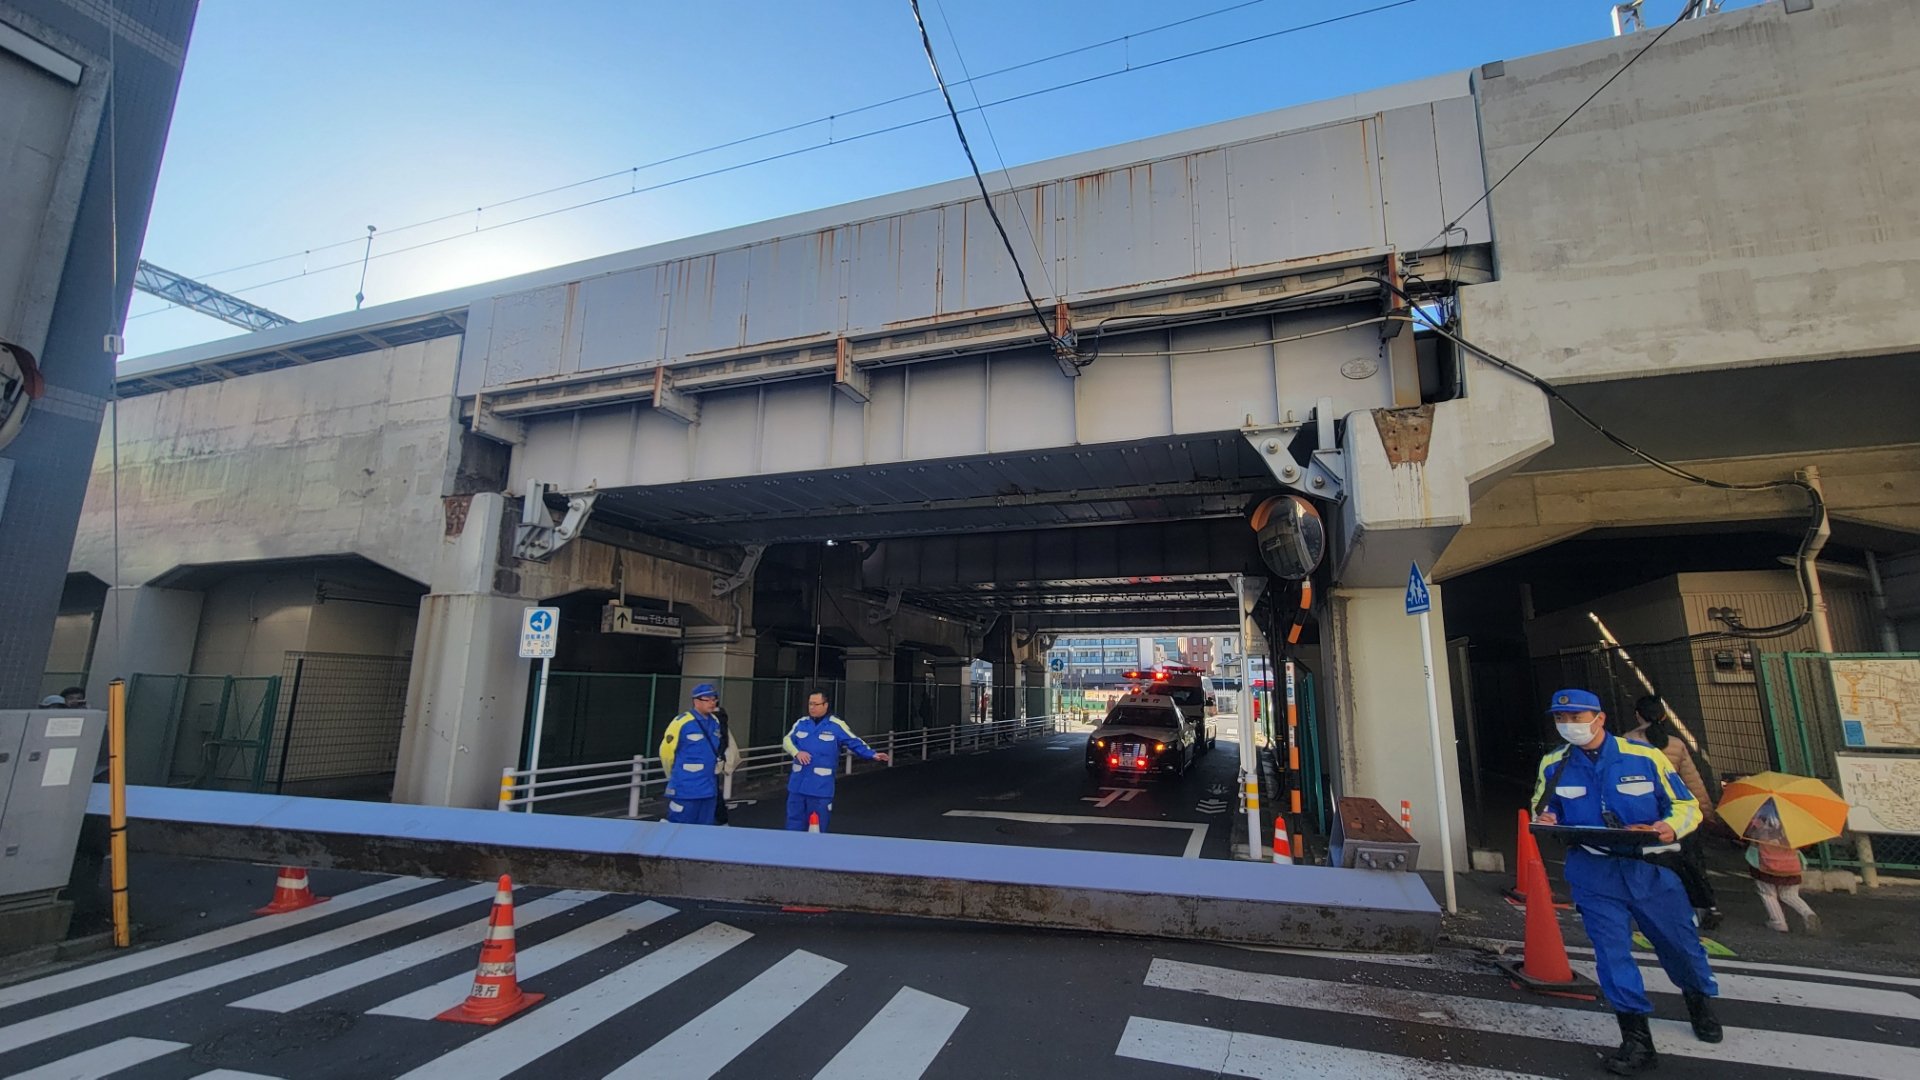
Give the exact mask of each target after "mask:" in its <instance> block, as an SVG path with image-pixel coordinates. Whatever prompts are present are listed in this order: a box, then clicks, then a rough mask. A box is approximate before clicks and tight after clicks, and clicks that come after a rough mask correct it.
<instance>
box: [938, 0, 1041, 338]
mask: <svg viewBox="0 0 1920 1080" xmlns="http://www.w3.org/2000/svg"><path fill="white" fill-rule="evenodd" d="M907 2H908V3H909V4H910V5H912V7H913V23H914V25H915V26H917V27H919V28H920V45H921V47H922V48H924V49H925V50H926V52H927V66H928V67H931V68H932V69H933V81H934V84H935V85H937V86H939V87H940V97H941V99H942V100H944V101H945V102H946V103H947V115H949V116H951V117H953V130H954V133H955V134H956V135H958V136H960V149H961V150H962V151H964V152H965V153H966V155H967V166H968V167H969V168H971V169H972V170H973V180H974V183H976V184H978V185H979V187H980V201H981V202H984V203H986V204H987V217H988V218H990V219H992V221H993V228H994V231H995V232H998V233H999V234H1000V242H1001V243H1002V244H1004V245H1006V249H1007V258H1009V259H1012V260H1013V273H1014V276H1015V277H1018V278H1019V279H1020V291H1021V292H1022V293H1024V294H1026V297H1027V306H1029V307H1031V308H1032V309H1033V317H1034V318H1035V319H1037V320H1038V321H1039V323H1040V329H1041V330H1043V331H1046V334H1047V340H1048V341H1050V342H1052V343H1053V347H1054V348H1056V349H1071V348H1072V343H1071V342H1070V341H1068V340H1067V339H1065V338H1063V337H1060V336H1059V335H1057V334H1055V333H1054V332H1053V331H1051V330H1048V329H1047V316H1046V315H1045V313H1043V312H1042V311H1041V310H1040V301H1038V300H1035V299H1034V298H1033V288H1032V287H1031V286H1029V285H1028V284H1027V271H1026V269H1025V268H1023V267H1022V266H1021V265H1020V253H1019V252H1017V251H1015V250H1014V249H1013V241H1012V240H1011V239H1009V238H1008V236H1007V227H1006V225H1005V224H1003V223H1002V222H1001V221H1000V211H998V210H996V209H994V206H993V193H992V192H990V191H988V190H987V179H986V177H984V176H981V175H980V163H979V162H978V161H975V160H974V157H973V146H972V145H971V144H969V143H968V142H967V128H966V125H965V124H962V123H961V122H960V110H958V109H956V108H954V106H953V95H952V94H950V93H948V92H947V81H946V79H945V78H944V77H942V76H941V74H940V60H939V58H938V57H936V56H934V55H933V38H931V37H929V36H928V35H927V21H926V20H925V19H923V18H921V17H920V0H907Z"/></svg>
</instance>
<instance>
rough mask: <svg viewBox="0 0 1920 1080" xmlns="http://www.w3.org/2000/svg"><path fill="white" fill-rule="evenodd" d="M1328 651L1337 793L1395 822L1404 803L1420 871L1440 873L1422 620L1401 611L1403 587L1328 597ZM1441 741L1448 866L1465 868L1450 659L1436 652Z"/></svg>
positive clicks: (1439, 622)
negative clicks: (1368, 803) (1367, 802)
mask: <svg viewBox="0 0 1920 1080" xmlns="http://www.w3.org/2000/svg"><path fill="white" fill-rule="evenodd" d="M1430 590H1431V593H1432V596H1433V616H1432V617H1433V623H1434V631H1435V636H1436V637H1440V636H1443V635H1442V634H1441V633H1440V627H1441V626H1443V625H1445V623H1444V621H1443V617H1444V608H1443V607H1442V606H1441V597H1440V593H1441V589H1440V586H1438V585H1434V586H1431V587H1430ZM1332 611H1333V619H1332V628H1331V633H1330V634H1329V635H1328V638H1329V640H1328V643H1327V653H1328V662H1329V665H1330V668H1331V670H1330V671H1329V672H1328V677H1327V678H1326V679H1324V680H1322V682H1321V701H1322V702H1323V703H1324V705H1323V709H1324V710H1325V711H1326V712H1327V714H1328V719H1329V720H1331V722H1332V725H1333V727H1334V729H1335V730H1334V731H1333V732H1332V738H1333V742H1334V744H1335V746H1336V748H1337V751H1338V754H1339V761H1340V772H1339V776H1338V780H1339V783H1338V785H1337V788H1338V791H1337V793H1338V794H1340V795H1361V796H1366V797H1368V798H1372V799H1377V800H1379V802H1380V805H1381V806H1383V807H1385V808H1386V810H1387V813H1388V814H1389V815H1392V816H1398V814H1399V813H1400V800H1402V799H1406V800H1408V801H1410V802H1411V803H1412V804H1413V834H1414V837H1415V838H1416V839H1418V840H1419V841H1420V869H1422V870H1438V869H1440V848H1439V846H1438V845H1439V843H1440V837H1441V829H1440V825H1439V822H1438V814H1437V813H1436V812H1435V799H1434V790H1433V758H1432V756H1431V750H1430V748H1429V745H1428V744H1429V739H1428V735H1427V697H1426V682H1425V674H1424V672H1423V671H1422V670H1421V662H1420V623H1419V619H1418V617H1416V616H1412V615H1408V614H1407V613H1406V592H1405V589H1404V588H1391V589H1355V588H1336V589H1334V590H1333V602H1332ZM1433 663H1434V678H1435V679H1436V680H1437V681H1438V686H1437V691H1438V697H1439V703H1440V735H1441V739H1442V740H1443V742H1444V744H1445V745H1444V746H1443V747H1442V757H1443V759H1444V760H1443V765H1444V766H1445V769H1446V777H1447V792H1446V795H1447V805H1448V810H1449V815H1448V816H1449V817H1450V818H1451V820H1450V821H1449V822H1448V824H1447V830H1446V831H1447V835H1448V838H1449V842H1451V843H1452V844H1453V852H1454V865H1455V866H1457V867H1465V866H1466V865H1467V838H1466V826H1465V817H1464V815H1463V809H1464V802H1463V800H1462V799H1461V795H1460V770H1459V754H1458V752H1457V750H1456V736H1455V734H1454V727H1453V705H1452V695H1451V693H1450V691H1449V689H1448V687H1449V686H1450V685H1451V683H1450V681H1449V680H1450V675H1449V672H1448V670H1447V652H1446V650H1445V649H1441V648H1436V649H1435V650H1434V655H1433Z"/></svg>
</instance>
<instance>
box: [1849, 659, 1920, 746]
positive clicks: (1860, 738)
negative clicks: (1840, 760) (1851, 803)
mask: <svg viewBox="0 0 1920 1080" xmlns="http://www.w3.org/2000/svg"><path fill="white" fill-rule="evenodd" d="M1831 670H1832V672H1833V696H1834V700H1835V701H1836V702H1837V703H1838V705H1839V707H1840V731H1841V735H1842V737H1843V738H1844V739H1845V740H1846V744H1847V745H1848V746H1850V747H1859V748H1861V749H1865V750H1920V659H1895V658H1891V657H1889V658H1886V659H1871V660H1834V661H1831Z"/></svg>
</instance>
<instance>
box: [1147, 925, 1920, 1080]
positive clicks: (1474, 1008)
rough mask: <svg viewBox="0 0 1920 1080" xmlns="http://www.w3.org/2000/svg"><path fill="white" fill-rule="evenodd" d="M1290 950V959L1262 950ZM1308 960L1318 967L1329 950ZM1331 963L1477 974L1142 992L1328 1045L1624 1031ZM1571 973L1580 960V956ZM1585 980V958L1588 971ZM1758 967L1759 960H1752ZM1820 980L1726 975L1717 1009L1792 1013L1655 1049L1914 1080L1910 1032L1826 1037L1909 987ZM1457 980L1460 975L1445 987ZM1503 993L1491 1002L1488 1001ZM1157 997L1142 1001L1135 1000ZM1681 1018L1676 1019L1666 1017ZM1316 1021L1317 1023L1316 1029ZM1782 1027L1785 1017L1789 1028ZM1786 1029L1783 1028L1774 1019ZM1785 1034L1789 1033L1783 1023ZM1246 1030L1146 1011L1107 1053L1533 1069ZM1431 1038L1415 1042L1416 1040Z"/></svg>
mask: <svg viewBox="0 0 1920 1080" xmlns="http://www.w3.org/2000/svg"><path fill="white" fill-rule="evenodd" d="M1261 951H1270V952H1281V953H1290V952H1292V950H1261ZM1300 955H1316V956H1318V957H1319V958H1321V959H1323V960H1324V959H1327V958H1328V957H1329V956H1330V955H1331V954H1326V953H1319V954H1305V953H1302V954H1300ZM1338 959H1339V960H1340V961H1341V962H1342V963H1343V964H1346V965H1349V966H1350V969H1351V968H1352V967H1358V968H1365V967H1367V966H1373V965H1379V966H1384V967H1391V968H1401V969H1424V970H1427V971H1430V972H1434V973H1436V974H1443V975H1446V976H1459V975H1462V974H1472V975H1476V976H1478V978H1477V980H1476V982H1474V983H1473V984H1472V985H1473V986H1474V988H1475V990H1476V991H1477V992H1472V993H1462V992H1437V991H1434V990H1427V989H1418V988H1412V987H1407V986H1403V985H1394V984H1393V980H1390V979H1378V980H1368V981H1351V980H1350V979H1343V980H1339V981H1335V980H1330V979H1326V978H1304V977H1300V976H1296V975H1282V974H1274V973H1271V972H1267V971H1260V970H1248V969H1244V968H1242V967H1238V966H1221V965H1213V964H1198V963H1192V962H1189V961H1184V960H1171V959H1165V958H1158V957H1156V958H1155V959H1154V960H1153V961H1152V962H1151V964H1150V965H1149V966H1148V969H1147V973H1146V976H1145V978H1144V979H1143V980H1142V987H1143V988H1144V989H1145V990H1148V991H1156V990H1157V991H1169V992H1172V993H1173V995H1174V996H1179V995H1199V996H1202V997H1206V998H1212V999H1225V1000H1228V1001H1232V1002H1237V1003H1244V1004H1250V1005H1254V1006H1267V1007H1270V1009H1268V1010H1267V1017H1266V1019H1267V1020H1268V1021H1270V1024H1269V1025H1265V1026H1268V1027H1269V1028H1270V1030H1286V1029H1291V1030H1293V1031H1306V1032H1312V1031H1315V1030H1316V1029H1318V1030H1319V1031H1320V1033H1321V1034H1322V1035H1323V1036H1324V1034H1325V1028H1324V1025H1325V1024H1327V1023H1332V1022H1333V1019H1332V1018H1333V1017H1361V1018H1369V1019H1373V1020H1382V1021H1389V1022H1392V1023H1394V1024H1396V1025H1399V1026H1400V1027H1401V1029H1403V1030H1411V1031H1420V1030H1426V1031H1449V1032H1462V1033H1471V1034H1473V1035H1478V1036H1498V1037H1506V1038H1508V1039H1510V1040H1513V1041H1514V1043H1515V1045H1516V1047H1518V1046H1520V1045H1522V1041H1523V1040H1524V1041H1525V1043H1532V1044H1537V1043H1539V1042H1541V1041H1545V1042H1550V1043H1571V1044H1576V1045H1580V1046H1585V1047H1611V1046H1613V1045H1614V1044H1615V1043H1617V1042H1618V1041H1619V1032H1618V1029H1617V1027H1616V1026H1615V1023H1614V1019H1613V1016H1612V1014H1611V1013H1609V1012H1607V1011H1605V1010H1604V1009H1603V1008H1602V1007H1600V1006H1588V1007H1576V1006H1558V1005H1547V1004H1540V1002H1543V1001H1547V1000H1549V999H1546V998H1539V997H1533V998H1526V997H1524V995H1522V994H1520V993H1518V992H1516V993H1514V994H1506V993H1503V983H1502V982H1501V980H1498V979H1494V978H1490V977H1488V976H1487V975H1486V974H1485V972H1484V971H1481V970H1479V968H1478V967H1477V965H1473V964H1471V963H1462V962H1459V961H1448V960H1444V959H1436V958H1433V957H1408V956H1389V955H1372V954H1366V955H1356V954H1341V955H1340V956H1339V957H1338ZM1574 966H1575V967H1576V968H1579V967H1582V966H1583V965H1582V962H1580V961H1575V963H1574ZM1584 966H1585V967H1586V968H1587V969H1588V973H1589V974H1591V967H1592V965H1591V963H1587V964H1585V965H1584ZM1749 966H1750V967H1752V966H1758V965H1749ZM1645 970H1646V972H1647V977H1648V990H1649V991H1651V992H1653V993H1655V994H1673V995H1676V996H1677V995H1678V993H1679V991H1678V988H1677V987H1674V986H1673V984H1672V983H1671V982H1669V981H1668V980H1667V978H1666V976H1665V975H1664V973H1662V972H1660V970H1659V968H1657V967H1653V966H1648V967H1647V968H1646V969H1645ZM1818 974H1819V975H1821V976H1824V977H1825V978H1824V979H1823V980H1821V981H1803V980H1792V979H1783V978H1778V977H1774V976H1769V975H1749V974H1744V973H1729V972H1721V973H1719V974H1718V979H1719V982H1720V988H1721V999H1722V1002H1723V1005H1722V1009H1721V1011H1722V1014H1723V1018H1724V1017H1727V1016H1728V1014H1729V1013H1730V1011H1731V1010H1733V1009H1737V1008H1738V1006H1735V1005H1731V1004H1725V1003H1732V1002H1746V1003H1756V1004H1761V1005H1768V1006H1790V1007H1792V1008H1793V1009H1794V1010H1796V1011H1794V1012H1790V1013H1789V1012H1783V1011H1778V1010H1773V1011H1768V1012H1767V1013H1766V1014H1765V1018H1766V1019H1767V1020H1768V1021H1770V1024H1768V1025H1766V1026H1753V1027H1742V1026H1739V1025H1737V1024H1735V1023H1732V1022H1729V1023H1727V1025H1726V1037H1725V1041H1723V1042H1721V1043H1718V1044H1709V1043H1704V1042H1700V1041H1699V1040H1697V1039H1695V1038H1694V1037H1693V1034H1692V1032H1691V1030H1690V1029H1689V1027H1688V1026H1687V1024H1686V1023H1685V1022H1684V1021H1681V1020H1677V1019H1655V1020H1654V1021H1653V1031H1654V1038H1655V1042H1656V1043H1657V1044H1658V1047H1659V1051H1660V1053H1661V1054H1662V1055H1663V1056H1669V1057H1678V1058H1697V1059H1701V1060H1704V1061H1710V1062H1713V1063H1715V1064H1716V1065H1718V1066H1723V1067H1725V1066H1734V1065H1745V1066H1755V1067H1770V1068H1774V1069H1785V1070H1789V1071H1790V1072H1791V1073H1792V1074H1793V1075H1796V1076H1848V1077H1867V1078H1873V1080H1913V1078H1914V1077H1916V1076H1920V1048H1917V1047H1916V1046H1914V1045H1911V1042H1912V1041H1913V1035H1914V1034H1915V1029H1914V1028H1913V1027H1912V1026H1911V1025H1907V1026H1906V1027H1904V1028H1901V1027H1898V1026H1893V1027H1889V1026H1886V1025H1885V1024H1884V1023H1878V1024H1873V1025H1871V1027H1872V1030H1873V1031H1875V1032H1883V1033H1884V1032H1892V1033H1893V1034H1892V1035H1891V1036H1890V1037H1892V1038H1897V1037H1898V1036H1899V1034H1900V1033H1901V1032H1903V1031H1904V1033H1905V1034H1906V1036H1907V1038H1908V1040H1909V1044H1901V1043H1898V1042H1894V1041H1879V1040H1878V1039H1874V1038H1841V1037H1837V1036H1834V1035H1828V1034H1822V1033H1821V1031H1820V1029H1823V1028H1830V1027H1831V1025H1832V1023H1833V1022H1834V1018H1835V1017H1839V1016H1845V1017H1848V1018H1851V1019H1853V1020H1856V1021H1857V1020H1859V1019H1862V1018H1865V1019H1869V1020H1872V1019H1876V1018H1878V1019H1881V1020H1883V1021H1895V1022H1896V1025H1897V1022H1899V1021H1911V1020H1914V1019H1920V997H1917V996H1915V994H1914V993H1911V992H1908V991H1905V990H1890V989H1881V988H1878V987H1873V986H1864V987H1863V986H1858V985H1851V984H1849V983H1847V982H1845V981H1843V980H1846V979H1848V978H1850V977H1851V976H1850V975H1849V974H1848V973H1846V972H1838V971H1822V972H1819V973H1818ZM1859 979H1860V980H1861V981H1866V982H1882V981H1904V982H1908V983H1911V984H1912V985H1913V986H1916V987H1920V980H1897V979H1892V978H1890V977H1888V976H1873V975H1862V976H1860V977H1859ZM1445 981H1446V982H1447V983H1448V984H1449V985H1458V984H1459V983H1461V982H1462V981H1463V980H1460V979H1458V978H1451V979H1447V980H1445ZM1493 995H1499V996H1493ZM1165 1000H1166V997H1165V996H1162V997H1159V998H1155V997H1152V996H1149V997H1146V998H1143V1002H1144V1003H1152V1002H1154V1001H1165ZM1672 1011H1673V1012H1674V1013H1675V1014H1676V1015H1677V1010H1672ZM1315 1017H1322V1018H1325V1019H1324V1020H1322V1021H1316V1019H1315ZM1787 1018H1791V1019H1790V1020H1789V1019H1787ZM1783 1020H1784V1021H1785V1023H1784V1024H1783V1022H1782V1021H1783ZM1787 1024H1791V1026H1792V1029H1791V1030H1787V1029H1785V1028H1786V1025H1787ZM1243 1026H1245V1027H1250V1028H1254V1030H1227V1029H1220V1028H1213V1027H1207V1026H1202V1025H1194V1024H1189V1023H1181V1022H1177V1021H1171V1020H1166V1019H1162V1018H1157V1017H1154V1016H1150V1015H1138V1014H1136V1015H1133V1016H1130V1017H1129V1018H1128V1020H1127V1025H1126V1028H1125V1030H1124V1032H1123V1033H1122V1035H1121V1037H1120V1042H1119V1045H1118V1046H1117V1047H1116V1049H1115V1055H1116V1056H1117V1057H1121V1058H1127V1059H1132V1060H1136V1061H1146V1062H1157V1063H1162V1064H1168V1065H1180V1066H1184V1067H1186V1068H1189V1069H1194V1068H1198V1069H1205V1070H1208V1071H1210V1072H1212V1073H1214V1074H1216V1075H1221V1076H1244V1077H1282V1076H1302V1075H1312V1076H1340V1077H1366V1078H1382V1080H1384V1078H1406V1080H1414V1078H1419V1080H1496V1078H1497V1080H1517V1078H1525V1077H1529V1076H1532V1075H1534V1074H1531V1073H1527V1072H1515V1071H1508V1070H1505V1069H1498V1068H1487V1067H1481V1066H1473V1065H1465V1064H1459V1063H1454V1062H1448V1061H1435V1060H1430V1059H1428V1058H1425V1057H1421V1056H1416V1055H1413V1054H1407V1055H1398V1054H1393V1053H1383V1052H1381V1050H1380V1049H1379V1048H1378V1047H1369V1046H1353V1045H1338V1044H1334V1043H1327V1042H1321V1041H1316V1040H1311V1039H1306V1040H1303V1039H1291V1038H1282V1037H1277V1036H1275V1035H1272V1034H1268V1033H1266V1032H1265V1031H1262V1030H1259V1026H1261V1025H1259V1024H1258V1021H1255V1022H1253V1023H1246V1024H1244V1025H1243ZM1424 1038H1426V1036H1424V1035H1421V1036H1417V1037H1416V1039H1415V1040H1413V1042H1414V1043H1415V1044H1416V1045H1417V1043H1418V1041H1419V1040H1421V1039H1424Z"/></svg>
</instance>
